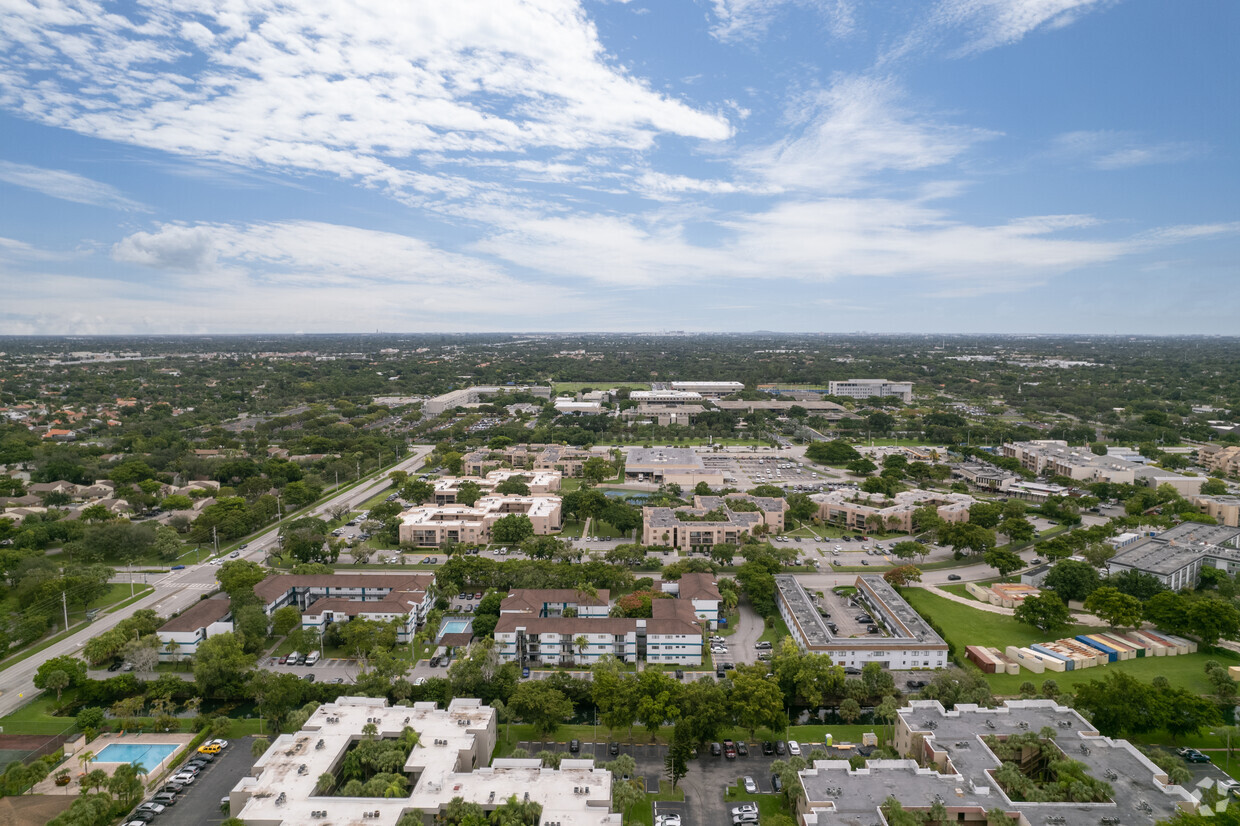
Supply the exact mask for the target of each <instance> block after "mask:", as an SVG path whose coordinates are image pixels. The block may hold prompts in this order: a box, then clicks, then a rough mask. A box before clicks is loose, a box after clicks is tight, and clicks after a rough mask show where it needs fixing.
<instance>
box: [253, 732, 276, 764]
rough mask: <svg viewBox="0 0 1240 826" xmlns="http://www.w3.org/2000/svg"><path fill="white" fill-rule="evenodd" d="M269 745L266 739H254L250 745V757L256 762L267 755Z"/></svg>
mask: <svg viewBox="0 0 1240 826" xmlns="http://www.w3.org/2000/svg"><path fill="white" fill-rule="evenodd" d="M270 745H271V743H269V742H268V741H267V738H266V737H255V738H254V742H253V743H251V744H250V756H251V757H253V758H254V759H255V760H257V759H258V758H260V757H262V756H263V755H264V754H266V753H267V749H268V747H270Z"/></svg>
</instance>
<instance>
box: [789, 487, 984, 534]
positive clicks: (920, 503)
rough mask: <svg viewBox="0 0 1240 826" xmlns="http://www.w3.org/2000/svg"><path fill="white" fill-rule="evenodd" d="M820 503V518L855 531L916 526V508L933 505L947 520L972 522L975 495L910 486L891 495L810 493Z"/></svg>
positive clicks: (900, 528) (910, 528)
mask: <svg viewBox="0 0 1240 826" xmlns="http://www.w3.org/2000/svg"><path fill="white" fill-rule="evenodd" d="M809 498H810V499H811V500H812V501H814V502H815V503H817V505H818V518H819V519H821V520H822V521H823V522H826V523H829V524H832V525H839V526H841V527H844V528H849V529H851V530H855V531H867V530H879V529H883V530H888V531H904V532H905V533H908V532H911V531H912V530H913V512H914V511H916V510H917V509H918V508H921V507H924V506H926V505H933V506H934V508H935V510H936V511H937V513H938V515H939V518H940V519H942V520H943V521H944V522H968V521H969V506H970V505H972V504H973V503H974V501H976V500H974V498H973V497H972V496H969V495H968V494H965V493H942V492H939V491H930V490H920V489H917V488H914V489H913V490H906V491H902V492H900V493H897V494H896V495H895V496H894V497H888V496H885V495H883V494H881V493H864V492H862V491H855V490H835V491H831V492H830V493H815V494H812V495H811V496H810V497H809Z"/></svg>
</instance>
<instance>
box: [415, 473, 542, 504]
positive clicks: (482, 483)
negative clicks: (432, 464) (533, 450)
mask: <svg viewBox="0 0 1240 826" xmlns="http://www.w3.org/2000/svg"><path fill="white" fill-rule="evenodd" d="M517 476H519V477H521V478H522V479H524V480H525V485H526V487H528V488H529V489H530V495H531V496H546V495H548V494H554V493H557V492H559V490H560V482H561V476H560V473H559V472H558V471H554V470H551V471H548V470H535V471H528V470H527V471H522V470H492V471H491V472H490V473H488V474H487V475H486V477H485V478H483V479H476V478H473V477H468V476H443V477H440V478H439V479H436V480H435V504H436V505H455V504H456V495H457V493H458V492H459V491H460V489H461V485H463V484H465V483H466V482H469V483H470V484H473V485H477V486H478V489H479V490H481V491H482V493H483V495H489V494H492V493H494V491H495V488H496V487H498V486H499V485H501V484H503V483H504V482H507V481H508V480H509V479H512V478H514V477H517Z"/></svg>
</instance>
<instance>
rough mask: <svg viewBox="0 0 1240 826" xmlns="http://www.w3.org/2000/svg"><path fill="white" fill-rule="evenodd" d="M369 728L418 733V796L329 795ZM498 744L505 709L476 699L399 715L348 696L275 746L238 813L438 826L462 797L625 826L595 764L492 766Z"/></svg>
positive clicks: (237, 792) (268, 822) (554, 819)
mask: <svg viewBox="0 0 1240 826" xmlns="http://www.w3.org/2000/svg"><path fill="white" fill-rule="evenodd" d="M367 726H374V727H375V729H376V734H375V735H374V736H376V737H378V738H379V739H396V738H398V737H399V736H400V735H401V732H402V731H403V730H404V729H405V728H406V727H409V728H411V729H413V730H414V731H415V732H416V733H417V734H418V744H417V745H416V746H414V747H413V750H412V751H411V752H410V754H409V757H408V759H407V760H406V761H405V765H404V766H403V767H401V769H400V773H401V774H403V775H404V776H405V777H406V778H408V779H409V781H410V786H411V787H412V789H411V792H410V793H409V795H407V796H401V797H339V796H335V795H329V794H323V793H322V790H320V789H319V788H318V783H319V778H320V777H321V776H322V775H323V774H327V773H334V772H337V771H339V767H340V765H341V764H342V763H343V762H344V759H345V756H346V755H347V753H348V752H349V750H350V749H351V748H353V747H354V746H355V745H356V743H357V741H358V740H361V739H362V738H363V737H364V736H365V735H364V734H363V731H364V730H365V729H366V727H367ZM496 740H497V715H496V714H495V710H494V709H493V708H491V707H490V706H484V705H482V703H481V701H479V700H476V699H464V698H457V699H454V700H452V701H451V702H450V703H449V704H448V707H447V708H446V709H441V708H438V707H437V706H436V704H435V703H433V702H425V703H414V704H413V705H412V706H389V705H388V704H387V700H386V699H383V698H372V697H339V698H337V699H336V701H335V702H333V703H324V704H323V705H321V706H319V708H318V709H317V710H316V711H315V712H314V713H313V714H312V715H310V718H309V719H308V720H307V721H306V723H305V725H304V726H302V728H301V730H300V731H298V732H296V733H294V734H282V735H280V736H279V737H277V738H276V739H275V740H274V741H273V742H272V744H271V747H270V748H268V749H267V751H266V752H265V753H264V754H263V756H262V757H260V758H259V759H258V761H257V762H256V763H255V764H254V767H253V768H252V769H250V772H249V774H248V775H247V776H245V777H243V778H241V780H240V781H238V783H237V784H236V785H235V786H234V787H233V789H232V792H231V793H230V795H229V798H228V799H229V813H230V814H231V815H232V816H233V817H237V818H240V819H241V820H243V821H245V823H247V824H248V825H249V826H307V824H312V823H323V824H337V826H341V825H343V824H363V823H364V824H368V826H369V825H370V824H373V826H396V823H397V821H399V820H401V818H403V817H404V816H405V815H407V814H416V815H418V816H419V818H420V820H421V822H422V823H423V824H425V826H431V825H432V824H434V823H435V822H437V821H438V817H439V815H440V813H441V812H442V811H443V810H444V808H445V807H446V806H447V805H448V803H450V802H451V801H452V800H453V799H454V798H461V799H463V800H464V801H465V802H467V803H476V804H478V805H479V806H481V807H482V808H483V810H484V811H486V812H490V811H493V810H494V809H496V808H498V807H499V806H502V805H503V804H504V803H505V802H506V801H507V800H509V799H512V798H515V799H516V800H517V801H529V802H531V803H537V804H538V805H539V806H541V807H542V815H541V818H540V820H539V822H540V824H541V825H542V826H561V824H562V825H563V826H621V817H620V815H619V814H613V813H612V812H611V793H612V790H611V784H612V775H611V772H609V771H607V770H606V769H603V768H595V766H594V761H593V760H592V759H580V760H579V759H570V760H563V761H561V763H560V767H559V769H548V768H544V767H543V766H542V761H541V760H538V759H534V758H530V759H512V758H504V759H497V760H492V759H491V754H492V752H493V751H494V748H495V743H496Z"/></svg>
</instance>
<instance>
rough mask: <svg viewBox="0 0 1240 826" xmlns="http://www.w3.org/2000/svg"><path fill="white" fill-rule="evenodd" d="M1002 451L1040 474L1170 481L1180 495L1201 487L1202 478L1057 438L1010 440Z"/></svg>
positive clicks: (1144, 482)
mask: <svg viewBox="0 0 1240 826" xmlns="http://www.w3.org/2000/svg"><path fill="white" fill-rule="evenodd" d="M1003 455H1004V456H1007V457H1009V458H1012V459H1016V460H1017V461H1019V462H1020V464H1021V467H1023V468H1025V469H1026V470H1029V471H1032V472H1033V473H1036V474H1038V475H1039V476H1066V477H1068V478H1069V479H1074V480H1076V481H1079V482H1083V483H1085V484H1089V483H1091V482H1112V483H1116V484H1125V485H1147V486H1149V487H1151V488H1157V487H1159V486H1160V485H1171V486H1172V487H1173V488H1175V489H1176V491H1178V492H1179V493H1180V494H1181V495H1182V496H1187V495H1189V494H1193V493H1199V492H1200V491H1201V485H1202V483H1203V482H1205V481H1206V480H1205V478H1203V477H1201V476H1181V475H1180V474H1178V473H1175V472H1173V471H1170V470H1163V469H1162V468H1156V467H1150V466H1148V465H1143V464H1137V463H1135V462H1129V461H1127V460H1125V459H1117V458H1114V457H1112V456H1098V455H1095V454H1094V453H1093V452H1092V451H1090V449H1089V448H1088V447H1070V446H1069V445H1068V443H1067V442H1064V441H1060V440H1057V439H1038V440H1035V441H1032V442H1009V443H1006V444H1004V445H1003Z"/></svg>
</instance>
